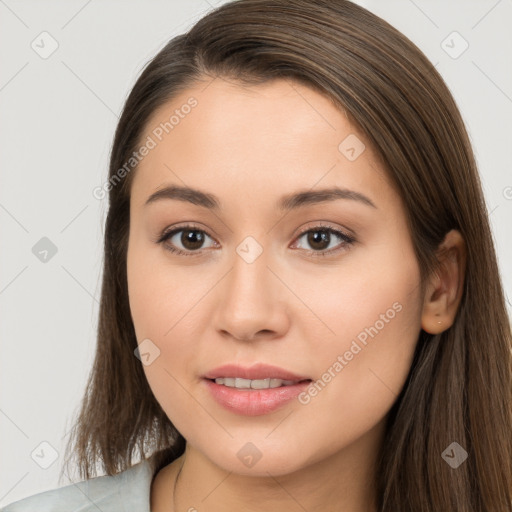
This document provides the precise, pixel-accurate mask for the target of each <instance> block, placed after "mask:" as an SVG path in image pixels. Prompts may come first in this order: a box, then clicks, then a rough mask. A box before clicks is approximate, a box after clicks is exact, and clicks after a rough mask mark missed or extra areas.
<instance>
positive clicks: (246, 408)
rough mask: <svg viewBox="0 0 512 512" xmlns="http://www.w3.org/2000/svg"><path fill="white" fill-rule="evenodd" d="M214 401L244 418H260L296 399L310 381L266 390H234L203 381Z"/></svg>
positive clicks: (209, 381) (210, 381) (206, 380)
mask: <svg viewBox="0 0 512 512" xmlns="http://www.w3.org/2000/svg"><path fill="white" fill-rule="evenodd" d="M204 382H205V383H206V386H207V387H208V389H209V391H210V393H211V394H212V397H213V398H214V400H215V401H216V402H217V403H218V404H220V405H221V406H222V407H224V408H226V409H228V410H229V411H231V412H235V413H237V414H242V415H244V416H260V415H262V414H268V413H270V412H273V411H275V410H277V409H279V408H281V407H282V406H284V405H285V404H286V403H288V402H290V401H291V400H293V399H294V398H296V397H297V396H298V395H299V394H300V393H301V392H302V391H304V389H306V388H307V387H308V386H309V384H310V381H309V380H308V381H304V382H299V383H297V384H292V385H290V386H281V387H279V388H273V389H271V388H268V389H236V388H229V387H227V386H223V385H221V384H216V383H215V381H212V380H208V379H204Z"/></svg>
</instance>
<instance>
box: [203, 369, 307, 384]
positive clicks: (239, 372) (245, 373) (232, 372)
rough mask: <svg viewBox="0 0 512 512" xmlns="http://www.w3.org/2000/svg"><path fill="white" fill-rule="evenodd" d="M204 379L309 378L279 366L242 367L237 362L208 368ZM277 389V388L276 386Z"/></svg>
mask: <svg viewBox="0 0 512 512" xmlns="http://www.w3.org/2000/svg"><path fill="white" fill-rule="evenodd" d="M203 377H204V378H205V379H216V378H218V377H240V378H242V379H251V380H255V379H272V378H274V379H282V380H294V381H301V380H311V379H310V377H308V376H305V375H297V374H295V373H292V372H289V371H288V370H285V369H283V368H280V367H279V366H273V365H269V364H263V363H257V364H255V365H253V366H250V367H243V366H241V365H237V364H225V365H223V366H219V367H217V368H214V369H213V370H210V371H209V372H208V373H206V374H205V375H203ZM276 389H277V388H276Z"/></svg>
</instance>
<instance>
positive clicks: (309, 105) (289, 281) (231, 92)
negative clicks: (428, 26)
mask: <svg viewBox="0 0 512 512" xmlns="http://www.w3.org/2000/svg"><path fill="white" fill-rule="evenodd" d="M143 147H145V150H143V149H142V148H143ZM134 153H135V154H134ZM123 169H124V171H122V170H123ZM169 186H174V187H182V188H185V187H187V188H189V189H196V190H199V191H201V192H203V193H204V194H205V195H204V196H203V197H202V202H203V205H202V206H201V205H199V204H197V203H198V198H197V196H192V195H191V193H190V191H187V190H181V192H180V194H181V195H180V198H181V199H176V191H175V194H174V196H175V198H174V199H170V198H169V197H167V199H162V198H161V196H163V195H165V194H163V193H162V190H163V189H164V188H166V187H169ZM334 188H337V189H338V190H340V189H343V190H345V192H344V193H342V194H341V195H342V196H343V197H339V196H340V194H338V195H337V196H336V197H335V194H333V192H332V189H334ZM107 189H108V192H109V210H108V216H107V221H106V229H105V266H104V273H103V288H102V296H101V304H100V318H99V332H98V347H97V354H96V359H95V362H94V368H93V372H92V373H91V377H90V381H89V384H88V388H89V390H88V394H87V396H86V398H85V399H84V403H83V407H82V411H81V414H80V417H79V420H78V422H77V442H76V448H75V452H76V454H77V455H78V459H79V463H80V467H81V469H83V475H84V476H85V477H87V478H88V477H89V476H90V474H91V471H90V470H91V469H92V468H93V466H94V464H91V462H95V461H98V462H101V463H102V464H103V467H104V468H105V470H106V471H107V473H108V474H114V473H116V472H118V471H120V470H123V469H125V468H126V467H128V466H129V465H130V463H131V458H132V456H133V455H134V452H135V450H136V449H138V450H139V452H140V454H141V455H142V456H143V457H145V456H147V455H148V454H150V453H152V452H156V451H159V452H161V457H160V458H159V459H158V462H157V464H158V465H164V464H167V463H168V462H170V461H171V460H173V458H175V457H177V456H178V455H180V454H181V453H182V452H183V450H184V447H185V439H186V440H187V442H188V443H191V444H192V445H194V447H195V448H196V449H198V450H200V451H201V452H202V453H203V454H204V455H205V457H206V458H208V459H210V460H211V461H213V462H214V463H215V464H217V465H219V466H221V467H223V468H225V469H227V470H229V471H235V472H239V473H246V474H255V475H257V474H265V472H266V471H269V472H270V473H272V474H286V473H290V472H293V471H295V470H298V469H300V468H302V467H305V466H306V465H309V464H313V463H315V462H318V461H320V460H322V459H324V458H326V457H329V456H331V455H333V454H334V453H335V452H339V451H340V450H343V449H346V448H347V447H349V446H351V445H352V444H354V443H355V442H357V440H358V439H362V438H364V436H367V435H369V434H370V433H371V432H373V431H375V430H376V429H381V430H382V433H383V438H382V443H381V445H380V447H379V450H378V452H376V454H375V461H376V474H377V475H378V476H377V480H376V485H377V488H378V491H379V496H380V505H381V508H382V510H386V511H388V510H389V511H391V510H402V509H407V508H410V509H415V508H417V509H422V510H444V509H447V508H448V506H450V504H451V503H453V500H454V499H455V498H457V500H458V503H459V505H460V504H462V505H460V506H461V510H473V509H472V508H470V507H472V506H473V507H474V506H475V503H476V504H480V505H481V506H485V507H487V508H486V509H487V510H491V509H492V507H493V506H494V507H498V504H500V503H501V505H503V503H506V502H507V500H508V501H510V494H509V493H510V489H511V485H510V484H511V480H510V479H511V475H512V469H511V462H510V460H511V458H512V447H511V441H510V431H509V429H510V426H511V425H512V421H511V409H510V407H511V401H510V398H511V396H510V392H511V361H510V345H511V336H510V328H509V325H508V320H507V316H506V309H505V305H504V297H503V291H502V286H501V282H500V278H499V273H498V267H497V263H496V255H495V252H494V249H493V241H492V236H491V232H490V227H489V222H488V219H487V210H486V206H485V202H484V198H483V195H482V189H481V185H480V181H479V178H478V172H477V168H476V164H475V159H474V156H473V153H472V150H471V146H470V143H469V139H468V136H467V133H466V130H465V127H464V124H463V121H462V119H461V116H460V113H459V111H458V109H457V107H456V104H455V102H454V100H453V98H452V96H451V94H450V92H449V90H448V89H447V87H446V85H445V84H444V82H443V80H442V78H441V77H440V75H439V74H438V72H437V71H436V69H435V68H434V67H433V66H432V64H431V63H430V62H429V61H428V59H427V58H426V57H425V56H424V55H423V54H422V52H421V51H420V50H419V49H418V48H417V47H416V46H415V45H414V44H413V43H411V42H410V41H409V40H408V39H407V38H405V37H404V36H403V35H402V34H400V33H399V32H398V31H397V30H395V29H394V28H393V27H391V26H390V25H389V24H387V23H386V22H385V21H383V20H381V19H380V18H378V17H376V16H374V15H372V14H371V13H370V12H368V11H366V10H365V9H363V8H361V7H358V6H357V5H355V4H352V3H350V2H348V1H337V2H328V1H327V0H325V1H323V0H314V1H313V0H310V1H307V0H294V1H291V2H290V1H284V0H283V1H280V0H278V1H275V0H272V1H270V0H241V1H237V2H232V3H229V4H226V5H224V6H222V7H220V8H219V9H216V10H215V11H213V12H211V13H210V14H208V15H207V16H205V17H204V18H203V19H202V20H200V21H199V22H198V23H197V24H196V25H195V26H194V27H193V28H192V29H191V30H190V31H189V32H188V33H187V34H185V35H183V36H178V37H176V38H174V39H172V40H171V41H170V42H169V43H168V44H167V45H166V46H165V47H164V48H163V49H162V50H161V51H160V52H159V53H158V55H157V56H156V57H155V58H154V59H153V60H152V61H151V62H150V63H149V64H148V65H147V66H146V68H145V69H144V71H143V72H142V74H141V76H140V78H139V79H138V80H137V82H136V84H135V86H134V87H133V89H132V91H131V93H130V95H129V97H128V99H127V101H126V104H125V107H124V110H123V113H122V116H121V118H120V121H119V124H118V127H117V131H116V134H115V139H114V144H113V149H112V153H111V162H110V171H109V182H108V187H107ZM328 189H329V190H331V191H330V192H329V193H328V194H327V193H325V191H327V190H328ZM322 191H323V192H324V194H323V197H320V196H321V192H322ZM155 193H156V194H157V196H158V195H159V196H160V199H153V200H149V201H148V199H149V198H150V197H151V196H153V198H154V197H155V196H154V194H155ZM297 194H299V196H298V197H297ZM167 195H169V194H168V193H167ZM293 196H296V197H293ZM320 199H323V200H322V201H321V202H320V201H319V200H320ZM194 203H195V204H194ZM216 203H218V204H217V207H214V206H215V204H216ZM299 203H302V204H301V205H300V206H298V205H299ZM191 225H192V226H191ZM171 228H172V229H171ZM179 228H181V230H185V233H188V235H190V234H194V233H195V235H198V234H199V235H200V237H199V239H198V238H197V236H195V237H190V236H188V237H184V236H180V235H182V233H183V231H180V230H179ZM186 229H188V230H189V231H188V232H187V231H186ZM336 233H338V234H337V235H336ZM340 233H341V236H340ZM308 234H309V235H314V234H317V235H318V234H321V235H322V236H320V237H314V236H308ZM187 238H188V239H187ZM198 240H199V242H198ZM326 242H327V243H326ZM185 244H186V245H185ZM194 244H195V247H196V249H194ZM169 247H172V248H175V249H179V250H181V251H183V252H187V253H190V254H188V255H184V254H177V253H175V252H171V251H169V250H168V249H169ZM315 248H316V251H318V252H323V253H325V254H324V255H320V256H319V255H318V254H313V253H314V252H315ZM194 250H195V251H196V252H198V253H199V254H192V252H193V251H194ZM483 304H485V305H486V307H485V308H483V307H482V305H483ZM142 343H146V345H144V347H145V348H146V350H147V352H146V353H149V356H148V357H149V359H151V364H147V365H146V364H142V362H141V360H140V359H139V358H138V357H136V356H135V355H134V351H135V350H136V349H137V347H138V345H139V344H141V346H143V345H142ZM139 355H140V354H139ZM339 356H342V360H340V359H339ZM256 361H257V362H264V363H268V364H274V365H276V366H280V367H283V368H286V369H288V370H291V371H293V372H294V373H298V374H300V375H302V376H304V377H307V378H309V379H310V380H311V381H312V384H311V385H310V386H309V387H308V388H305V390H304V392H303V393H302V394H301V395H300V396H299V398H298V400H297V401H296V402H295V403H294V404H293V405H292V406H290V407H291V409H293V414H292V415H291V416H290V418H289V419H287V420H286V421H283V422H282V423H280V420H283V419H284V418H285V414H284V413H283V411H282V410H281V411H280V410H277V411H275V412H273V413H271V414H269V415H254V416H251V417H249V418H248V417H247V416H239V415H235V414H233V413H232V412H229V411H226V410H223V409H221V408H220V407H218V408H216V407H217V406H216V405H214V404H213V403H212V402H211V401H210V402H209V401H208V400H210V398H209V395H208V392H207V390H206V388H205V379H204V377H205V375H206V374H207V373H208V372H209V371H210V370H212V369H213V368H215V367H216V366H219V365H222V364H225V363H228V362H229V363H232V362H236V363H239V364H241V365H243V366H250V365H251V363H252V362H256ZM315 389H316V391H314V390H315ZM120 397H121V398H120ZM205 404H208V406H209V407H210V406H211V407H210V408H209V407H205ZM291 409H287V410H288V412H289V411H290V410H291ZM278 423H280V424H279V427H278V428H277V429H276V430H275V431H274V432H273V434H272V435H271V436H269V435H268V432H269V431H270V430H271V429H272V428H273V427H275V425H277V424H278ZM379 431H380V430H379ZM384 438H385V442H384ZM454 441H455V442H457V443H458V444H459V445H460V446H462V447H463V448H464V449H465V451H466V452H468V458H467V460H466V461H465V462H464V464H461V465H460V466H459V467H458V468H457V469H456V470H454V469H453V468H452V467H450V466H449V465H448V464H447V463H446V461H445V459H443V457H442V456H441V454H442V453H443V452H444V450H445V449H446V448H447V447H448V446H449V445H450V444H451V443H452V442H454ZM246 442H252V443H254V444H255V445H256V447H257V448H258V450H259V451H260V452H261V453H262V454H263V457H262V459H261V461H260V462H259V463H258V465H257V466H254V467H253V468H250V469H248V468H246V467H244V466H243V464H241V462H240V460H239V458H238V457H237V453H238V452H239V450H240V448H241V447H242V446H244V445H245V443H246ZM489 454H491V455H490V456H489ZM425 475H428V477H425ZM475 482H476V484H475ZM493 500H495V501H493ZM427 507H428V508H427ZM475 509H476V508H475Z"/></svg>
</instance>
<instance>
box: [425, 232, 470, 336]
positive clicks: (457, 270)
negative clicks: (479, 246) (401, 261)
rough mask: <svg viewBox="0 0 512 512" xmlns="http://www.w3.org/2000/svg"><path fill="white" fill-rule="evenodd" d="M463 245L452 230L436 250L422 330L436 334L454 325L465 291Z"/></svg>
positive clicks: (426, 295) (427, 291)
mask: <svg viewBox="0 0 512 512" xmlns="http://www.w3.org/2000/svg"><path fill="white" fill-rule="evenodd" d="M465 270H466V246H465V242H464V239H463V238H462V235H461V234H460V232H459V231H457V230H454V229H452V230H451V231H450V232H449V233H447V235H446V236H445V239H444V241H443V243H442V244H441V245H440V246H439V249H438V267H437V269H436V272H435V273H434V274H433V275H432V276H431V278H430V280H429V282H428V285H427V287H426V290H425V297H424V302H423V312H422V316H421V328H422V329H423V330H424V331H426V332H428V333H430V334H439V333H441V332H443V331H445V330H446V329H448V328H449V327H451V326H452V325H453V322H454V320H455V316H456V314H457V310H458V307H459V304H460V301H461V298H462V292H463V290H464V276H465Z"/></svg>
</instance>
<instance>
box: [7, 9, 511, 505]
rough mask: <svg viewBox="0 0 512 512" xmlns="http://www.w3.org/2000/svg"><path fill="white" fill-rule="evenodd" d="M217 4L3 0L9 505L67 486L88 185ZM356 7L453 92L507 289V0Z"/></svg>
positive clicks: (87, 250) (87, 348) (88, 225)
mask: <svg viewBox="0 0 512 512" xmlns="http://www.w3.org/2000/svg"><path fill="white" fill-rule="evenodd" d="M221 3H224V2H215V1H213V0H208V1H206V0H182V1H178V0H166V1H156V0H151V1H142V0H137V1H126V0H123V1H120V0H116V1H114V0H102V1H100V0H88V1H87V0H68V1H66V2H63V1H62V2H57V1H44V2H42V1H36V0H32V1H28V0H0V107H1V117H0V145H1V149H0V170H1V171H0V172H1V174H0V175H1V182H0V225H1V231H0V233H1V235H0V236H1V239H0V244H1V245H0V247H1V250H0V315H1V316H0V343H1V347H0V350H1V358H0V365H1V367H0V390H1V394H0V433H1V435H0V461H1V466H0V506H2V505H6V504H8V503H11V502H13V501H16V500H19V499H21V498H23V497H25V496H28V495H31V494H35V493H37V492H42V491H44V490H48V489H52V488H56V487H58V486H60V485H64V483H62V482H61V483H58V475H59V470H60V468H61V464H62V461H63V457H62V456H63V453H64V447H65V442H66V440H67V436H68V432H69V429H70V428H71V425H72V420H73V418H74V416H75V414H76V413H77V411H78V406H79V402H80V399H81V397H82V393H83V391H84V386H85V382H86V378H87V376H88V373H89V371H90V368H91V364H92V358H93V355H94V349H95V335H96V326H97V315H98V305H99V297H100V295H99V292H100V283H101V273H102V243H103V225H104V220H105V214H106V207H107V205H108V203H107V199H104V200H97V199H95V198H94V197H93V195H92V191H93V189H94V188H95V187H96V186H98V185H100V184H102V183H103V182H104V180H105V178H106V176H107V160H108V155H109V151H110V145H111V142H112V138H113V134H114V130H115V126H116V122H117V120H118V116H119V113H120V111H121V107H122V105H123V102H124V100H125V98H126V96H127V94H128V92H129V90H130V89H131V87H132V85H133V84H134V81H135V79H136V77H137V76H138V74H139V73H140V71H141V69H142V67H143V65H144V64H145V63H146V62H147V61H148V60H149V59H150V58H151V57H152V56H154V55H155V54H156V53H157V51H158V50H159V49H160V48H161V47H162V46H163V45H164V44H165V43H166V42H167V41H168V40H169V39H170V38H171V37H173V36H175V35H177V34H179V33H182V32H184V31H185V30H187V29H188V28H189V27H190V26H191V25H192V24H193V23H194V22H195V21H196V20H197V19H199V18H200V17H201V16H203V15H204V14H205V13H206V12H207V11H209V10H211V9H212V8H214V7H216V6H218V5H220V4H221ZM356 3H359V4H360V5H362V6H364V7H366V8H367V9H369V10H370V11H372V12H374V13H375V14H377V15H379V16H381V17H382V18H384V19H386V20H387V21H389V22H390V23H391V24H392V25H394V26H395V27H396V28H398V29H399V30H400V31H402V32H403V33H404V34H405V35H406V36H408V37H409V38H410V39H411V40H412V41H413V42H415V43H416V44H417V45H418V46H419V47H420V48H421V49H422V50H423V51H424V53H425V54H426V55H427V57H428V58H429V59H430V60H431V61H432V63H433V64H435V65H436V67H437V69H438V70H439V72H440V73H441V75H442V76H443V77H444V79H445V80H446V82H447V84H448V86H449V88H450V90H451V91H452V93H453V95H454V97H455V100H456V102H457V104H458V105H459V107H460V109H461V112H462V115H463V118H464V120H465V122H466V123H467V127H468V130H469V132H470V136H471V140H472V142H473V145H474V149H475V152H476V156H477V160H478V163H479V168H480V173H481V177H482V181H483V186H484V191H485V195H486V199H487V203H488V207H489V212H490V213H489V215H490V220H491V224H492V228H493V232H494V236H495V242H496V247H497V251H498V254H499V260H500V261H499V263H500V269H501V272H502V277H503V283H504V287H505V291H506V293H507V296H508V297H510V295H511V294H510V290H511V288H512V266H511V265H510V262H511V261H512V243H511V240H510V233H511V231H510V225H511V221H512V172H511V169H512V150H511V147H512V144H511V135H512V32H511V31H510V26H511V24H512V1H511V0H469V1H468V0H438V1H432V0H414V1H413V0H394V1H392V0H366V1H363V0H360V1H358V2H356ZM454 32H457V34H453V33H454ZM57 45H58V46H57ZM466 46H467V48H466ZM463 50H464V51H463ZM52 51H53V53H51V52H52ZM45 52H46V53H45ZM47 53H51V55H47ZM45 251H46V252H45ZM482 307H485V304H482ZM508 308H509V313H510V311H511V308H510V302H509V303H508ZM43 466H47V467H46V468H45V467H43Z"/></svg>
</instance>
